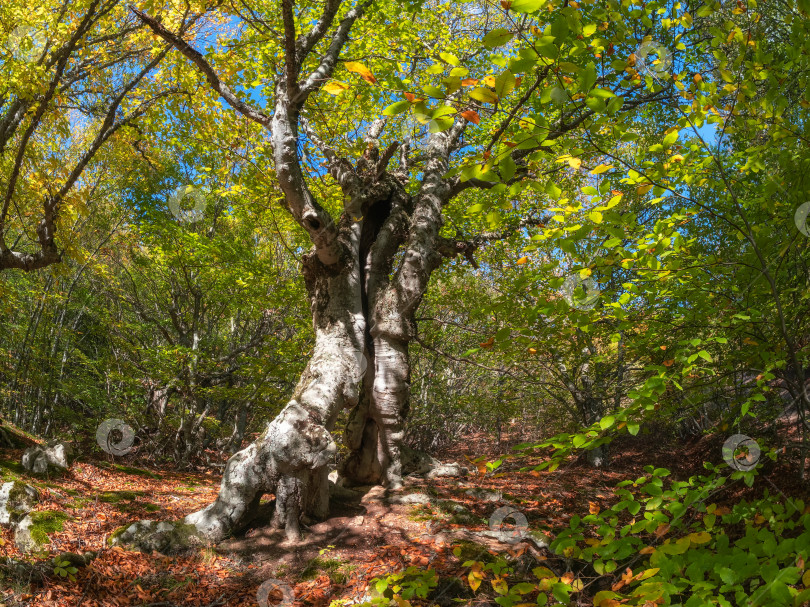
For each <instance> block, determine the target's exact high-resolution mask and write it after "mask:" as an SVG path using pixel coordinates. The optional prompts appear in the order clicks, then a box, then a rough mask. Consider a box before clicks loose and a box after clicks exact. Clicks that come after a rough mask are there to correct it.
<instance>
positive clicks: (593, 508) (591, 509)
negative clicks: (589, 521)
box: [588, 502, 601, 514]
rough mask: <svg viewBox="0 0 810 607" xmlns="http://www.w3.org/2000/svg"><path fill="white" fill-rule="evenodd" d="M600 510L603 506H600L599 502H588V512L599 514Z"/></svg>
mask: <svg viewBox="0 0 810 607" xmlns="http://www.w3.org/2000/svg"><path fill="white" fill-rule="evenodd" d="M600 510H601V508H600V507H599V504H594V503H593V502H588V512H590V513H591V514H599V511H600Z"/></svg>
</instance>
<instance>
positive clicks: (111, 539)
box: [107, 525, 129, 546]
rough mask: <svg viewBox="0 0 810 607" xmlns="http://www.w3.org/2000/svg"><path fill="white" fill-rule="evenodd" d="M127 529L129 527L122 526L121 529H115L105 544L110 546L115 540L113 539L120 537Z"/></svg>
mask: <svg viewBox="0 0 810 607" xmlns="http://www.w3.org/2000/svg"><path fill="white" fill-rule="evenodd" d="M127 527H129V525H124V526H123V527H119V528H118V529H116V530H115V531H113V532H112V533H111V534H110V537H108V538H107V543H108V544H110V545H111V546H112V543H113V541H114V540H115V538H117V537H118V536H119V535H121V534H122V533H124V531H126V530H127Z"/></svg>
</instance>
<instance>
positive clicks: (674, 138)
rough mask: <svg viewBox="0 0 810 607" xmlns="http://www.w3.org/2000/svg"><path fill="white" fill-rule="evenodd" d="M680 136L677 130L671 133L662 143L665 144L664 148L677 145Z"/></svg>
mask: <svg viewBox="0 0 810 607" xmlns="http://www.w3.org/2000/svg"><path fill="white" fill-rule="evenodd" d="M678 134H679V131H678V130H677V129H675V130H674V131H672V132H671V133H667V134H666V135H665V136H664V140H663V141H662V142H661V143H663V144H664V147H669V146H671V145H672V144H673V143H675V142H676V141H677V140H678Z"/></svg>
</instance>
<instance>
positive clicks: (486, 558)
mask: <svg viewBox="0 0 810 607" xmlns="http://www.w3.org/2000/svg"><path fill="white" fill-rule="evenodd" d="M455 545H456V546H458V547H459V548H460V552H459V554H458V555H457V558H458V559H459V560H460V561H461V562H462V563H465V562H467V561H482V562H484V563H492V562H494V561H495V560H496V558H497V557H495V556H493V555H492V554H490V552H489V549H488V548H487V547H486V546H482V545H481V544H476V543H475V542H468V541H466V540H465V541H460V542H458V543H457V544H455ZM453 554H456V552H455V550H454V551H453Z"/></svg>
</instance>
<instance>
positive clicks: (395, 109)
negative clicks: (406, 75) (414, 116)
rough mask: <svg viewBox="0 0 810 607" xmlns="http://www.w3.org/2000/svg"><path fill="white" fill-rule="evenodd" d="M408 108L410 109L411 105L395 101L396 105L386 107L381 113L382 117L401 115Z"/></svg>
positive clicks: (406, 102) (407, 102)
mask: <svg viewBox="0 0 810 607" xmlns="http://www.w3.org/2000/svg"><path fill="white" fill-rule="evenodd" d="M409 107H411V103H410V102H409V101H407V100H405V101H397V102H396V103H392V104H391V105H389V106H388V107H386V108H385V109H384V110H383V111H382V113H383V116H396V115H397V114H401V113H402V112H404V111H405V110H407V109H408V108H409Z"/></svg>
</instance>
